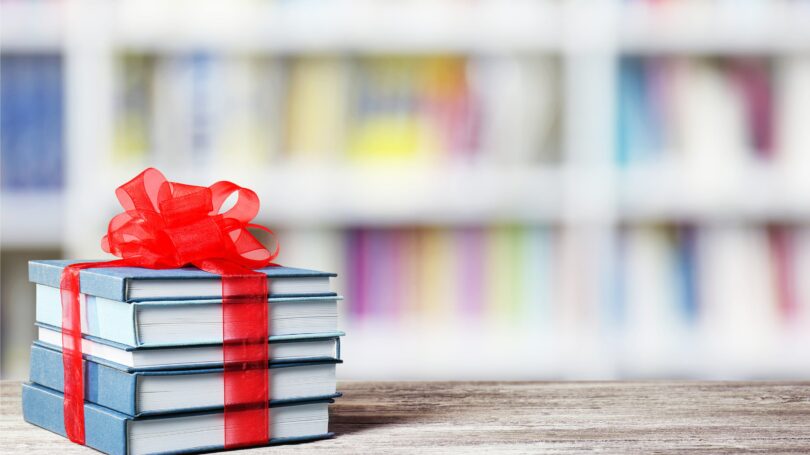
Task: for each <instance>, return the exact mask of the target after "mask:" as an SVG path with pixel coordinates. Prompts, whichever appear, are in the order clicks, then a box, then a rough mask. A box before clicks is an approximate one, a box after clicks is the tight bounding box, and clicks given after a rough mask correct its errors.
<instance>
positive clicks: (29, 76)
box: [0, 52, 65, 191]
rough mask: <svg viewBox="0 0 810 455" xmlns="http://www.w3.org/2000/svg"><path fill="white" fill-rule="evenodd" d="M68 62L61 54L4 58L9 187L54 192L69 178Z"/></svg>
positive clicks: (3, 138) (2, 122)
mask: <svg viewBox="0 0 810 455" xmlns="http://www.w3.org/2000/svg"><path fill="white" fill-rule="evenodd" d="M63 80H64V77H63V66H62V57H61V56H59V55H52V54H42V55H26V54H16V53H9V54H7V53H5V52H4V53H3V55H2V57H0V161H1V162H2V166H0V182H2V188H3V190H11V191H30V190H39V191H54V190H57V191H58V190H59V189H60V188H61V187H62V185H63V182H64V173H63V170H62V168H63V164H64V158H63V155H64V153H63V149H64V121H63V120H64V110H65V108H64V96H63V95H64V94H63V93H62V92H63V86H64V83H63Z"/></svg>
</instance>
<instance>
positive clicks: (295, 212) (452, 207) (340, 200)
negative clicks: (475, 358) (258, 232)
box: [105, 164, 562, 226]
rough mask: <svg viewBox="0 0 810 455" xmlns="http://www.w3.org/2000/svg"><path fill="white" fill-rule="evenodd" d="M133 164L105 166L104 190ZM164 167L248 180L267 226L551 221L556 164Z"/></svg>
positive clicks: (203, 177) (203, 178)
mask: <svg viewBox="0 0 810 455" xmlns="http://www.w3.org/2000/svg"><path fill="white" fill-rule="evenodd" d="M134 172H136V171H123V170H122V171H119V172H112V173H108V177H107V179H106V180H105V186H108V187H109V188H110V191H109V194H112V189H113V188H114V187H115V186H116V185H117V184H120V182H124V181H126V180H128V179H129V178H131V177H132V175H134ZM165 173H166V176H167V178H169V179H171V180H176V181H181V182H187V183H195V184H200V185H203V184H210V183H212V182H214V181H215V180H231V181H233V182H235V183H237V184H239V185H242V186H245V187H247V188H251V189H253V190H254V191H256V192H257V193H258V195H259V197H260V198H261V201H262V210H261V212H260V214H259V219H260V220H261V221H263V222H266V223H267V224H269V225H272V226H287V225H292V226H298V225H312V224H323V225H363V224H370V225H397V224H438V225H442V224H476V223H481V222H485V223H497V222H504V223H513V222H527V223H533V222H554V221H555V220H558V219H559V217H560V214H559V211H560V208H561V205H560V203H561V199H560V196H561V192H560V190H561V188H562V185H561V183H560V179H561V178H562V177H561V172H560V169H559V168H557V167H544V166H533V167H493V166H486V167H481V166H470V167H467V166H438V167H434V166H401V167H397V166H379V167H377V166H337V165H335V166H333V167H326V166H323V165H320V166H312V165H303V164H300V165H285V166H279V167H272V168H268V169H266V170H261V171H253V172H244V171H228V170H227V169H219V170H217V172H216V173H212V172H208V171H207V172H199V171H197V170H180V169H177V170H165ZM209 174H210V175H209ZM213 174H216V175H213Z"/></svg>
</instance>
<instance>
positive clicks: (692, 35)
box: [617, 1, 810, 54]
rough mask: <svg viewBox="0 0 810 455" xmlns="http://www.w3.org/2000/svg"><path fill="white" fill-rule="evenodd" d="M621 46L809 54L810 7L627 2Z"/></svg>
mask: <svg viewBox="0 0 810 455" xmlns="http://www.w3.org/2000/svg"><path fill="white" fill-rule="evenodd" d="M620 18H621V20H620V22H619V27H618V29H617V30H618V33H619V45H620V48H621V49H622V50H624V51H631V52H639V53H646V52H650V53H660V52H687V53H690V54H692V53H710V54H711V53H722V54H736V53H761V52H767V53H790V52H806V51H807V50H810V29H809V28H808V27H807V24H808V23H810V7H809V6H808V5H807V4H802V2H792V3H788V2H749V3H744V4H740V3H739V2H711V1H706V2H680V3H673V4H670V5H664V6H661V7H657V8H654V7H651V6H650V5H648V4H645V3H642V2H634V3H628V4H625V5H624V6H623V7H622V9H621V14H620Z"/></svg>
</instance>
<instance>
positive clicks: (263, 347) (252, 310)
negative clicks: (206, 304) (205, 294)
mask: <svg viewBox="0 0 810 455" xmlns="http://www.w3.org/2000/svg"><path fill="white" fill-rule="evenodd" d="M195 265H196V266H197V267H199V268H200V269H202V270H205V271H207V272H211V273H217V274H219V275H221V276H222V340H223V344H222V360H223V367H224V374H223V379H224V388H223V398H224V411H223V412H224V420H225V435H224V436H225V448H226V449H230V448H236V447H245V446H251V445H263V444H267V442H268V441H269V440H270V412H269V411H270V409H269V401H270V398H271V397H270V390H271V387H270V372H269V369H268V367H269V360H270V354H269V344H268V338H269V332H270V330H269V322H268V321H269V303H268V301H267V298H268V288H269V280H268V278H267V275H265V274H264V273H261V272H256V271H253V270H250V269H246V268H243V267H241V266H239V265H237V264H234V263H232V262H227V261H222V260H204V261H200V262H199V263H195Z"/></svg>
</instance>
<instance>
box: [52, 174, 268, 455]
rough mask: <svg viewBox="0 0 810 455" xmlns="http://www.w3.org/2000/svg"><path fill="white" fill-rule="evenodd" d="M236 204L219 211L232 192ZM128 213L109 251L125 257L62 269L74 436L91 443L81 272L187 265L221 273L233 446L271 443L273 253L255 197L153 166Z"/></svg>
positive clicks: (114, 226)
mask: <svg viewBox="0 0 810 455" xmlns="http://www.w3.org/2000/svg"><path fill="white" fill-rule="evenodd" d="M234 194H237V195H238V199H237V201H236V202H235V204H234V205H233V207H231V208H230V209H229V210H228V211H226V212H224V213H219V212H220V209H221V208H222V205H223V204H224V202H225V201H226V200H227V199H228V198H229V197H230V196H232V195H234ZM116 196H117V197H118V200H119V202H120V203H121V205H122V207H123V208H124V212H122V213H120V214H118V215H116V216H115V217H114V218H113V219H112V220H111V221H110V224H109V227H108V230H107V235H105V236H104V238H103V239H102V241H101V246H102V249H103V250H104V251H106V252H108V253H112V254H113V255H115V256H118V257H119V258H121V259H118V260H113V261H107V262H86V263H78V264H72V265H69V266H67V267H65V269H64V270H63V272H62V277H61V281H60V291H61V298H62V351H63V366H64V395H65V400H64V421H65V432H66V433H67V436H68V438H69V439H70V440H71V441H73V442H75V443H78V444H84V443H85V425H84V390H85V386H84V382H85V381H84V368H83V366H82V345H81V314H80V308H81V302H80V292H81V281H80V271H81V270H82V269H87V268H96V267H146V268H153V269H167V268H177V267H183V266H186V265H194V266H195V267H197V268H199V269H201V270H203V271H206V272H209V273H213V274H217V275H220V276H221V279H222V338H223V345H222V354H223V369H224V373H223V380H224V387H223V403H224V420H225V430H224V441H225V448H236V447H245V446H249V445H258V444H264V443H267V441H269V439H270V415H269V409H268V403H269V401H270V398H271V397H270V390H271V389H270V377H269V372H268V363H269V352H268V351H269V345H268V338H269V332H270V330H269V322H268V321H269V316H270V315H269V304H268V296H269V281H268V279H267V275H265V274H264V273H261V272H257V271H254V269H256V268H261V267H266V266H269V265H275V264H272V261H273V259H275V258H276V257H277V256H278V245H277V246H276V248H275V250H274V251H272V252H271V251H269V250H268V249H267V248H265V247H264V245H262V244H261V242H259V241H258V240H257V239H256V238H255V237H254V236H253V235H252V234H251V233H250V232H248V228H255V229H260V230H264V231H266V232H268V233H270V234H271V235H272V231H270V230H269V229H267V228H266V227H264V226H261V225H255V224H251V223H250V221H251V220H252V219H253V218H254V217H255V216H256V214H257V213H258V210H259V199H258V196H256V193H254V192H253V191H251V190H249V189H247V188H242V187H240V186H238V185H235V184H233V183H231V182H224V181H222V182H217V183H214V184H213V185H211V186H210V187H200V186H193V185H186V184H182V183H176V182H169V181H167V180H166V178H165V177H164V176H163V174H161V173H160V171H158V170H157V169H153V168H149V169H146V170H145V171H143V172H142V173H141V174H139V175H138V176H137V177H135V178H134V179H132V180H130V181H129V182H127V183H125V184H124V185H121V186H120V187H119V188H118V189H117V190H116Z"/></svg>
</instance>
